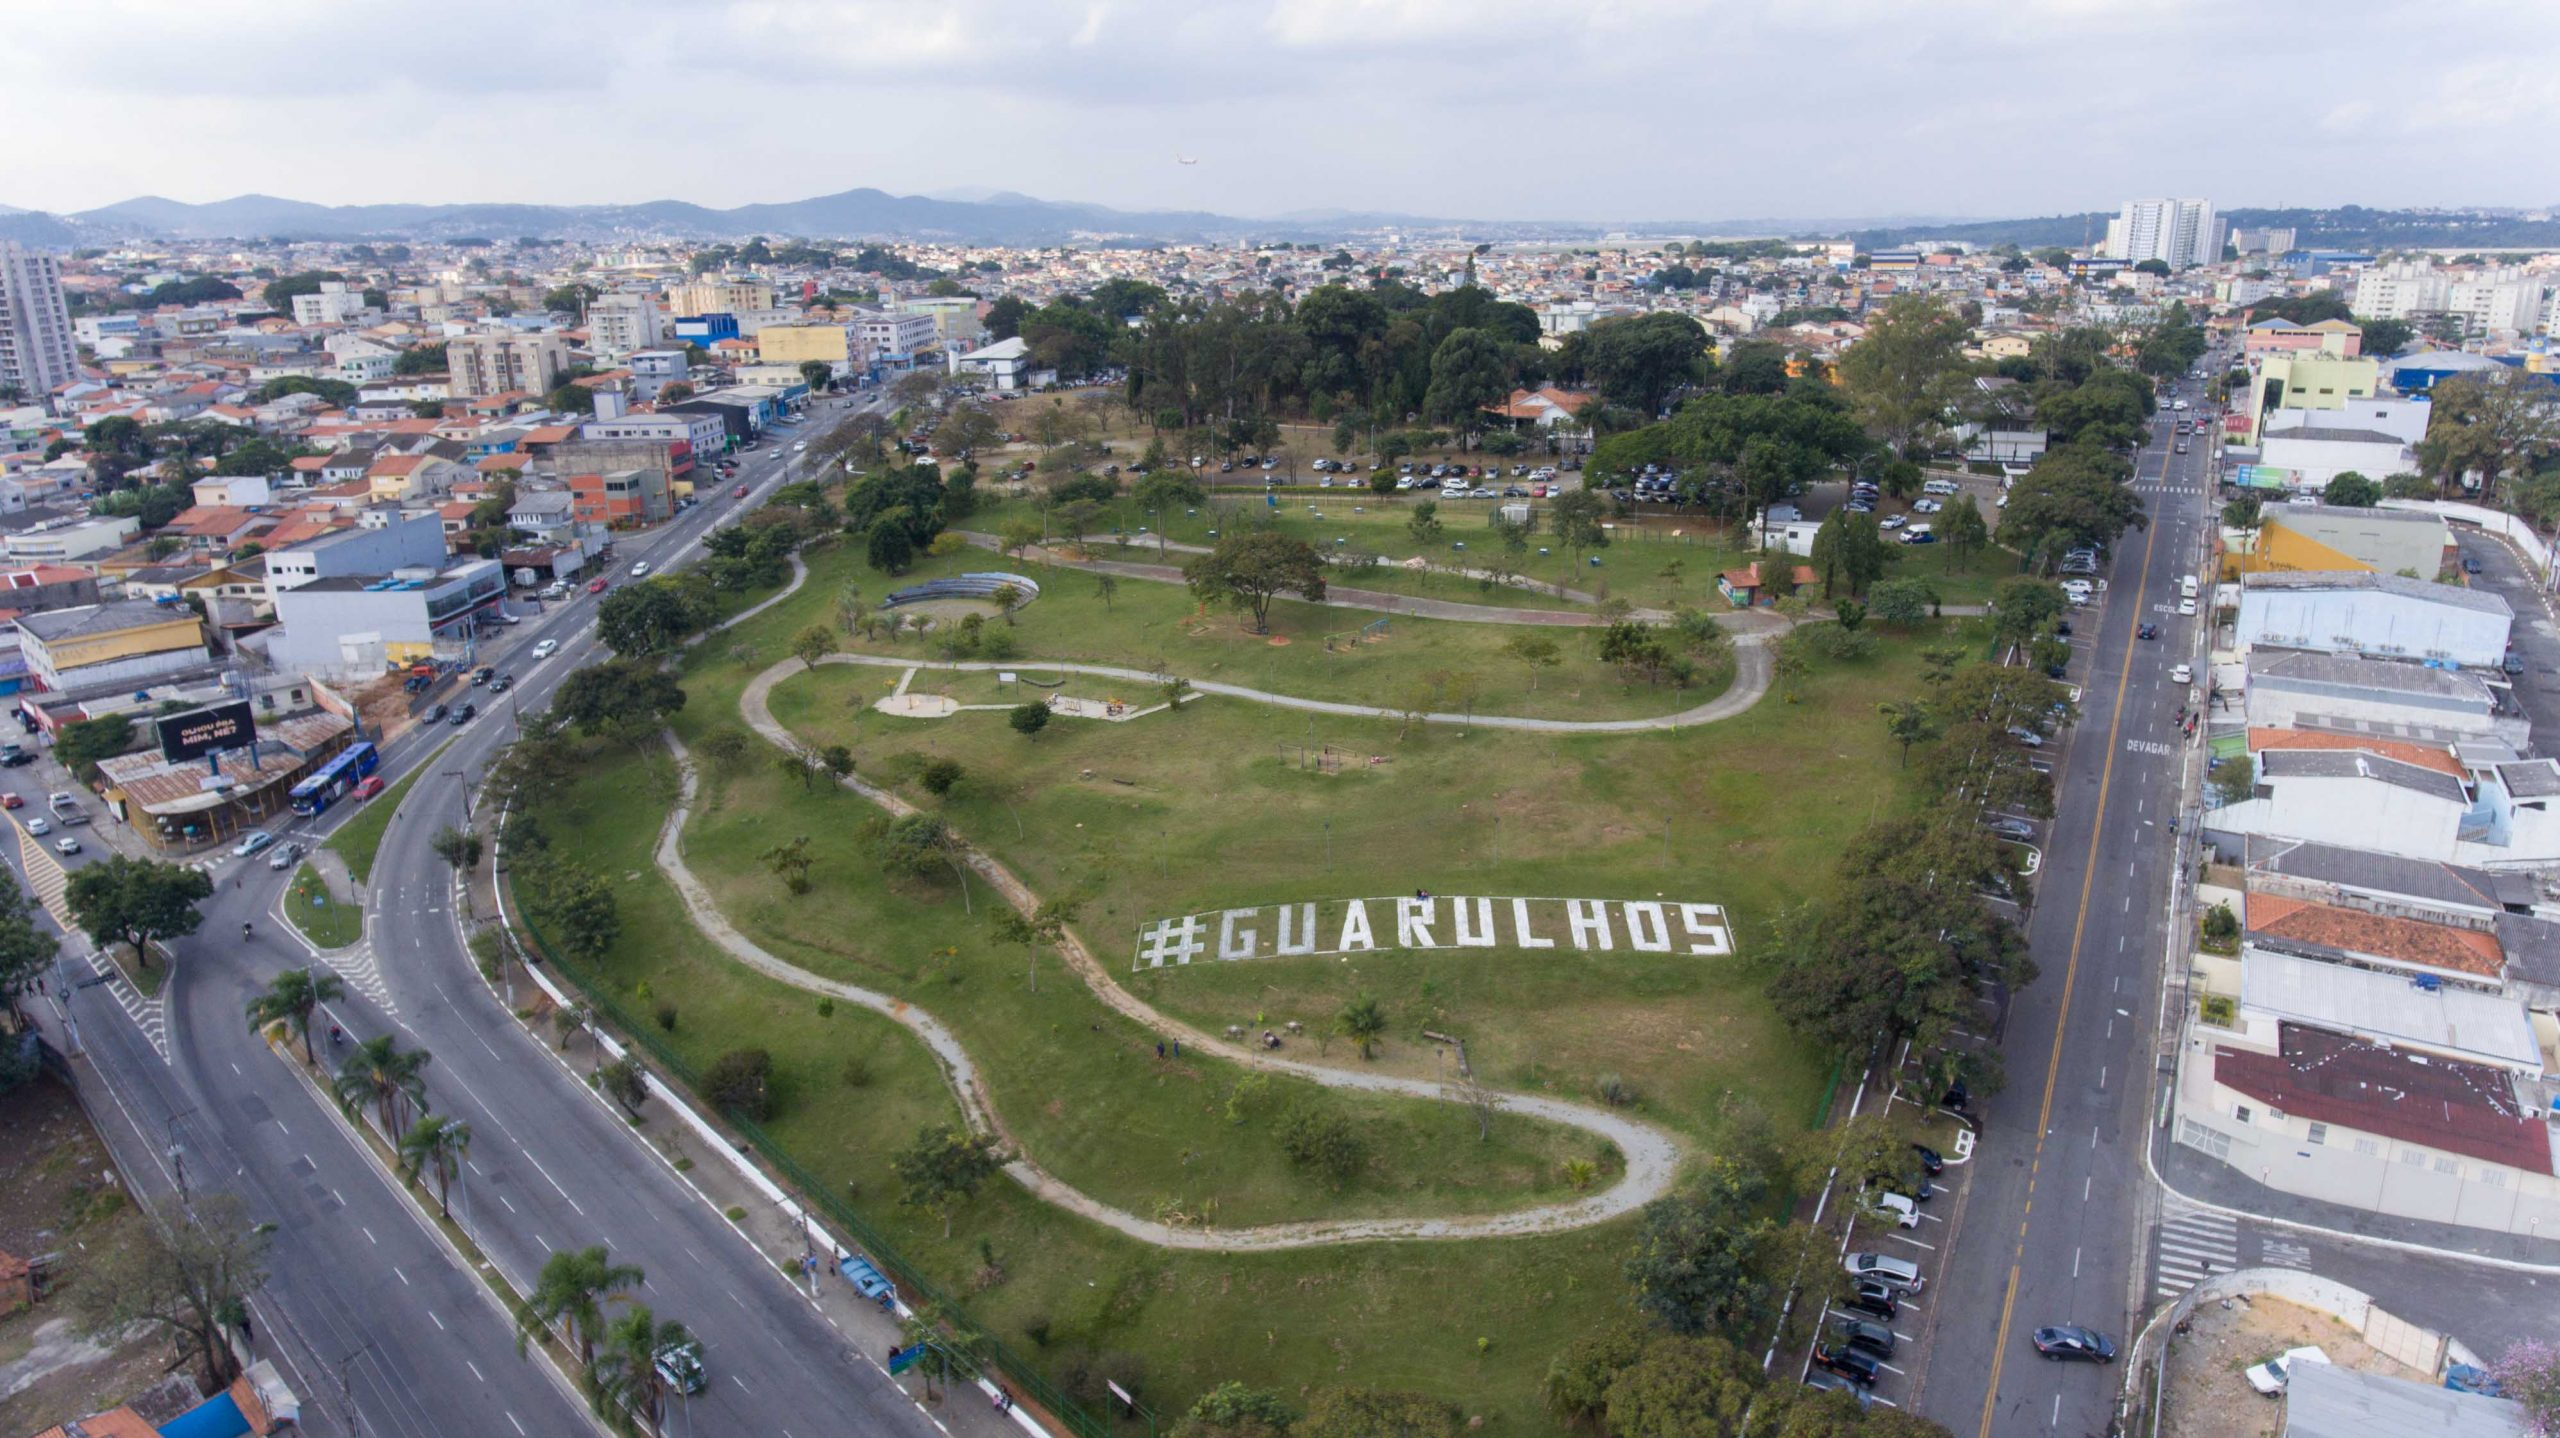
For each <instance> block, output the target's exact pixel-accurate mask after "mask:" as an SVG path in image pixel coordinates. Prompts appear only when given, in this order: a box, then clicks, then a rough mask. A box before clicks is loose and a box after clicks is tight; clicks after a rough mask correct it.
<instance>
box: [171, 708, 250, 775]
mask: <svg viewBox="0 0 2560 1438" xmlns="http://www.w3.org/2000/svg"><path fill="white" fill-rule="evenodd" d="M257 732H258V730H257V721H256V720H255V719H254V718H252V717H251V716H250V713H249V704H248V701H247V700H235V701H233V702H231V703H227V704H211V705H207V706H206V707H204V708H202V709H190V710H188V711H187V712H186V713H184V714H170V715H165V716H163V717H162V718H161V720H160V757H161V758H163V759H166V760H168V761H169V762H170V763H172V764H183V763H185V762H187V761H188V760H190V759H201V758H203V757H204V756H205V755H206V754H208V753H211V752H212V751H213V750H216V749H245V748H247V747H248V745H249V741H250V740H251V739H254V738H256V737H257Z"/></svg>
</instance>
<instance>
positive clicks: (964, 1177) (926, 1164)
mask: <svg viewBox="0 0 2560 1438" xmlns="http://www.w3.org/2000/svg"><path fill="white" fill-rule="evenodd" d="M1003 1166H1004V1159H1003V1156H1002V1155H1001V1154H999V1153H998V1152H997V1151H996V1140H995V1136H994V1135H993V1134H970V1133H962V1132H961V1131H959V1130H958V1129H955V1128H953V1127H952V1126H951V1125H949V1124H930V1125H927V1126H926V1127H924V1128H923V1129H920V1130H918V1131H917V1133H916V1141H915V1142H914V1143H913V1144H912V1145H910V1146H908V1147H907V1148H906V1149H904V1150H903V1151H901V1152H899V1153H898V1154H897V1155H895V1156H894V1157H892V1158H891V1159H890V1160H889V1168H890V1171H891V1172H893V1173H895V1174H897V1175H898V1183H899V1185H900V1187H901V1191H900V1193H899V1194H898V1202H899V1203H901V1204H904V1205H906V1206H908V1207H911V1208H921V1209H924V1210H926V1211H927V1212H930V1213H932V1214H933V1215H934V1216H936V1217H938V1218H940V1219H941V1220H942V1236H943V1237H945V1238H949V1237H950V1236H951V1210H952V1208H953V1207H954V1206H955V1205H956V1204H958V1203H960V1202H961V1201H963V1200H966V1199H968V1198H969V1197H971V1196H973V1195H974V1194H976V1193H977V1191H978V1188H979V1186H980V1185H981V1184H984V1183H985V1182H986V1181H987V1180H988V1179H989V1178H992V1177H994V1176H995V1173H996V1171H997V1170H998V1169H1000V1168H1002V1167H1003Z"/></svg>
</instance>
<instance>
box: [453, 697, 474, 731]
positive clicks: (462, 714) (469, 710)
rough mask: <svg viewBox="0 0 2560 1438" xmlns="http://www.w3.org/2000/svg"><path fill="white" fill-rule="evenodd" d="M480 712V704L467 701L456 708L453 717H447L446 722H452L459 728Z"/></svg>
mask: <svg viewBox="0 0 2560 1438" xmlns="http://www.w3.org/2000/svg"><path fill="white" fill-rule="evenodd" d="M479 713H480V706H479V705H477V704H471V703H465V704H464V705H463V706H462V707H461V708H459V709H456V710H454V711H453V717H452V718H450V719H447V720H446V721H445V722H446V723H448V724H451V725H452V726H453V727H454V728H456V729H459V728H461V727H462V726H463V725H465V724H468V723H470V722H471V721H472V719H473V718H474V717H476V716H477V715H478V714H479Z"/></svg>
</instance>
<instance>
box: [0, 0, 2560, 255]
mask: <svg viewBox="0 0 2560 1438" xmlns="http://www.w3.org/2000/svg"><path fill="white" fill-rule="evenodd" d="M6 34H7V37H8V39H7V52H6V53H7V59H6V61H5V70H0V74H5V77H6V79H5V83H0V203H6V204H12V205H18V206H23V207H29V208H36V209H48V210H59V211H68V210H77V209H81V208H85V207H89V206H94V205H99V204H105V203H109V202H112V201H116V200H121V199H125V198H129V197H131V196H134V195H139V194H159V195H165V196H168V197H170V198H173V199H181V200H194V201H204V200H215V199H222V198H226V197H229V196H232V195H235V194H240V193H244V192H250V191H255V192H260V193H265V194H274V195H283V196H288V197H291V198H295V199H304V200H314V201H319V202H323V203H351V202H373V201H394V200H399V201H458V200H514V201H534V202H554V203H588V202H627V201H638V200H649V199H662V198H673V199H685V200H693V201H697V202H700V203H704V204H712V205H733V204H738V203H742V202H746V201H751V200H790V199H800V198H805V197H807V196H810V195H816V194H824V193H829V192H832V191H836V190H842V189H850V188H853V187H856V186H873V187H876V188H879V189H884V190H889V191H892V192H895V193H900V194H917V193H924V194H932V193H949V192H954V191H978V190H989V189H1007V190H1019V191H1022V192H1024V193H1027V194H1033V195H1038V196H1040V197H1042V198H1044V199H1062V200H1088V201H1094V202H1098V203H1103V204H1110V205H1117V206H1123V207H1128V208H1199V209H1211V210H1217V211H1221V212H1224V213H1229V214H1241V215H1274V214H1281V213H1285V212H1290V211H1297V210H1310V209H1332V208H1342V209H1385V210H1397V211H1403V212H1407V213H1419V214H1432V215H1446V216H1460V217H1481V218H1556V219H1563V218H1579V219H1594V220H1606V219H1670V218H1682V219H1726V218H1742V217H1751V216H1780V217H1834V216H1870V215H1887V214H1906V215H1916V214H1934V215H1962V216H1983V217H1991V216H2010V215H2028V214H2050V213H2055V212H2060V211H2068V210H2077V209H2099V208H2113V207H2114V206H2115V205H2116V204H2117V203H2119V202H2120V201H2122V200H2123V199H2126V198H2129V197H2132V196H2136V195H2153V194H2175V195H2204V196H2206V197H2209V198H2211V199H2213V200H2215V201H2216V202H2217V203H2219V204H2221V205H2223V206H2225V207H2231V206H2236V205H2274V204H2342V203H2349V202H2356V203H2364V204H2373V205H2451V204H2507V205H2538V204H2545V203H2551V202H2555V201H2560V166H2554V165H2553V164H2552V163H2551V162H2550V161H2549V158H2548V152H2547V150H2546V149H2545V141H2544V140H2543V139H2542V137H2543V136H2544V135H2547V133H2548V132H2549V130H2550V127H2551V125H2552V123H2553V122H2554V121H2555V120H2560V62H2555V57H2560V3H2553V0H2432V3H2428V4H2425V5H2414V6H2413V5H2409V4H2406V3H2391V4H2386V3H2382V0H2327V3H2323V4H2318V5H2313V4H2305V3H2299V0H2277V3H2272V4H2269V3H2254V4H2242V3H2236V0H2192V3H2191V0H730V3H720V0H433V3H374V0H183V3H158V0H152V3H144V0H79V3H73V4H65V3H34V4H20V5H12V6H10V7H9V12H8V28H7V31H6ZM1177 155H1187V156H1191V157H1194V158H1195V159H1196V160H1197V161H1198V163H1196V164H1192V165H1183V164H1180V163H1178V162H1177V159H1176V157H1177Z"/></svg>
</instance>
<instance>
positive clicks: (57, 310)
mask: <svg viewBox="0 0 2560 1438" xmlns="http://www.w3.org/2000/svg"><path fill="white" fill-rule="evenodd" d="M79 377H80V350H79V347H78V346H77V345H76V344H74V343H73V342H72V330H71V310H70V308H69V306H67V305H65V304H64V303H63V299H62V262H61V261H59V260H57V259H55V258H54V257H53V256H51V255H48V254H43V253H40V252H38V251H35V250H30V249H26V248H24V247H22V246H19V245H16V244H10V243H0V385H6V386H8V387H9V388H11V389H14V390H16V391H17V392H18V394H19V397H20V398H21V399H24V400H29V401H33V402H35V403H38V404H50V403H51V399H50V396H51V395H52V393H53V390H54V389H55V387H56V386H59V385H66V384H69V383H71V382H72V381H73V380H76V379H78V378H79Z"/></svg>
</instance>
